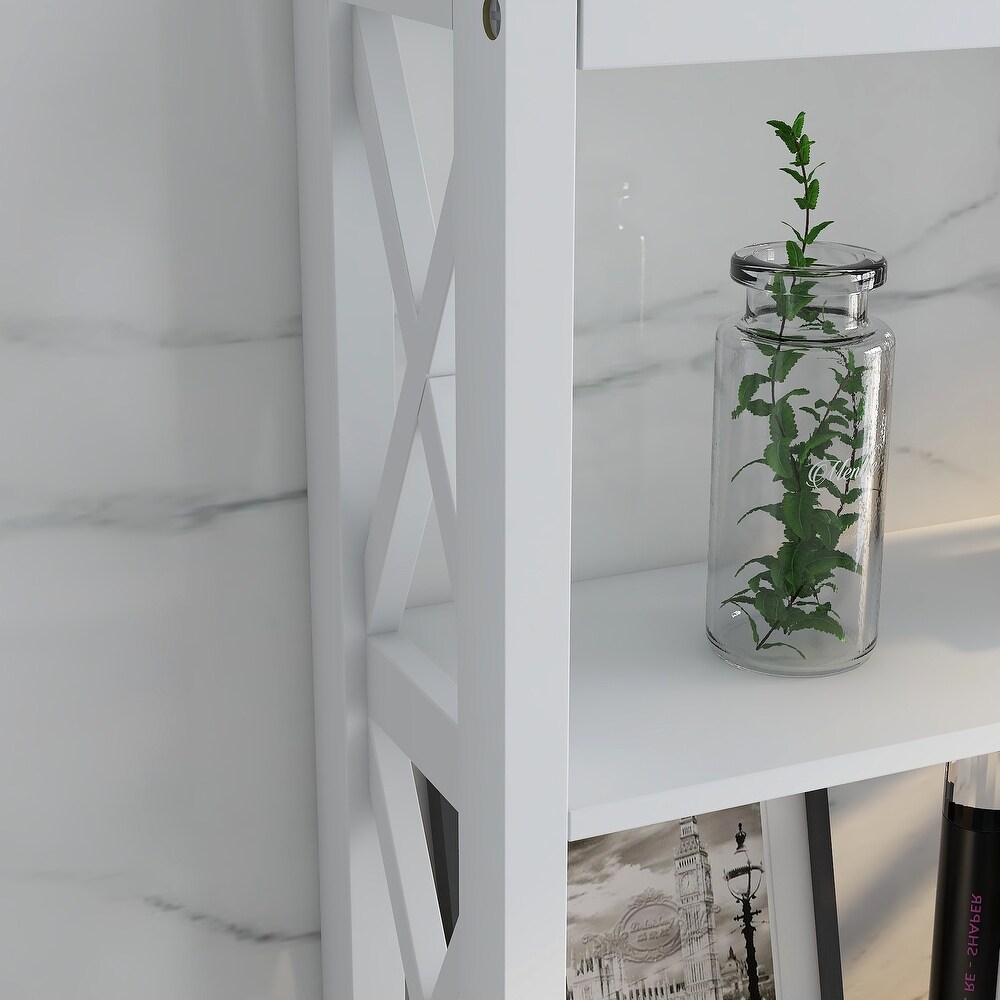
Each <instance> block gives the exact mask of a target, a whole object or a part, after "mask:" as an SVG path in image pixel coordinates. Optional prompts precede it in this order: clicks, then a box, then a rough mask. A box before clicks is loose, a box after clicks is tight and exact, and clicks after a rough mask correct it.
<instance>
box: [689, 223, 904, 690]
mask: <svg viewBox="0 0 1000 1000" xmlns="http://www.w3.org/2000/svg"><path fill="white" fill-rule="evenodd" d="M809 253H810V256H811V257H813V258H814V259H815V262H814V263H813V264H811V265H810V266H809V267H802V268H794V267H790V266H789V265H788V258H787V254H786V250H785V245H784V244H780V243H773V244H772V243H762V244H758V245H755V246H750V247H745V248H744V249H742V250H740V251H738V252H737V253H735V254H734V255H733V258H732V264H731V268H730V274H731V276H732V278H733V280H734V281H736V282H737V283H738V284H741V285H743V286H745V287H746V290H747V293H746V296H747V304H746V312H745V313H744V315H742V316H739V317H737V318H734V319H732V320H729V321H727V322H725V323H723V324H722V326H721V327H720V328H719V332H718V335H717V337H716V348H715V418H714V428H713V447H712V495H711V521H710V525H711V526H710V534H709V560H708V608H707V629H708V637H709V639H710V640H711V642H712V644H713V645H714V646H715V648H716V650H717V651H718V653H719V655H720V656H721V657H722V658H723V659H724V660H727V661H728V662H729V663H732V664H734V665H735V666H738V667H745V668H748V669H752V670H757V671H761V672H764V673H770V674H781V675H789V676H817V675H823V674H832V673H838V672H840V671H842V670H849V669H850V668H852V667H855V666H857V665H858V664H859V663H861V662H862V661H863V660H864V659H865V658H866V657H867V656H868V655H869V653H871V651H872V648H873V647H874V645H875V640H876V636H877V633H878V609H879V586H880V580H881V570H882V543H883V512H884V509H885V470H886V458H887V455H888V436H889V408H890V397H891V390H892V361H893V344H894V338H893V334H892V331H891V330H890V329H889V327H888V326H886V325H885V324H884V323H882V322H881V321H880V320H877V319H874V318H873V317H871V316H869V315H868V293H869V292H870V291H871V290H872V289H874V288H878V287H879V286H880V285H882V284H883V283H884V282H885V276H886V263H885V259H884V258H883V257H881V256H879V255H878V254H876V253H873V252H872V251H871V250H865V249H863V248H861V247H853V246H846V245H844V244H837V243H820V242H817V243H815V244H813V245H812V246H811V247H810V248H809Z"/></svg>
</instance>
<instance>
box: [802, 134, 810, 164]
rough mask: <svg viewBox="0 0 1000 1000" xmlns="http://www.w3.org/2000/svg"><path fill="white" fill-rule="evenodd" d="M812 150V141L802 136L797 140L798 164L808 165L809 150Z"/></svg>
mask: <svg viewBox="0 0 1000 1000" xmlns="http://www.w3.org/2000/svg"><path fill="white" fill-rule="evenodd" d="M811 148H812V140H811V139H810V138H809V136H807V135H804V136H802V138H801V139H800V140H799V163H800V164H802V166H803V167H804V166H806V165H808V163H809V150H810V149H811Z"/></svg>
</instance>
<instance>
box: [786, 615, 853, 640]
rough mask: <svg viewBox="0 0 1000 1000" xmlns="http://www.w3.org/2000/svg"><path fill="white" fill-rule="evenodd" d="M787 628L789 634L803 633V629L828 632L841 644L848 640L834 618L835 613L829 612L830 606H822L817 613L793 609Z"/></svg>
mask: <svg viewBox="0 0 1000 1000" xmlns="http://www.w3.org/2000/svg"><path fill="white" fill-rule="evenodd" d="M785 628H786V629H787V630H788V631H789V632H801V631H802V630H803V629H813V630H814V631H817V632H826V633H828V634H829V635H832V636H836V638H838V639H839V640H840V641H841V642H843V641H844V640H845V638H846V637H845V636H844V629H843V627H842V626H841V624H840V622H838V621H837V619H836V618H835V617H834V616H833V613H832V612H831V611H830V610H828V606H820V607H818V608H816V610H815V611H801V610H800V609H798V608H793V609H792V610H791V611H789V613H788V616H787V618H786V621H785Z"/></svg>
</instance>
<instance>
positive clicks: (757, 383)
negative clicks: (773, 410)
mask: <svg viewBox="0 0 1000 1000" xmlns="http://www.w3.org/2000/svg"><path fill="white" fill-rule="evenodd" d="M768 381H769V379H768V377H767V376H766V375H761V374H760V373H759V372H752V373H751V374H749V375H744V376H743V378H742V379H741V380H740V387H739V390H738V391H737V394H736V395H737V401H738V403H739V405H738V406H737V407H736V409H735V410H733V419H734V420H735V419H736V418H737V417H738V416H739V415H740V414H741V413H742V412H743V411H744V410H745V409H746V408H747V405H748V404H749V402H750V400H751V399H753V397H754V396H755V395H756V393H757V390H758V389H759V388H760V387H761V386H762V385H766V384H767V382H768Z"/></svg>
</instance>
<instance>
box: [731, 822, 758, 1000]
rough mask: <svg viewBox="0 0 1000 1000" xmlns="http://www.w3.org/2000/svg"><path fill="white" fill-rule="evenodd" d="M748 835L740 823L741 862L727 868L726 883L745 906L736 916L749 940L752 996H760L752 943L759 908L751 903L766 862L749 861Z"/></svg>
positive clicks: (752, 998) (738, 846)
mask: <svg viewBox="0 0 1000 1000" xmlns="http://www.w3.org/2000/svg"><path fill="white" fill-rule="evenodd" d="M746 840H747V835H746V831H745V830H744V829H743V824H742V823H740V825H739V829H738V830H737V832H736V850H735V852H734V853H735V854H736V857H737V859H738V862H739V863H738V864H737V865H736V866H735V867H733V868H730V869H728V870H727V871H726V872H725V879H726V887H727V888H728V889H729V894H730V895H731V896H732V897H733V899H735V900H736V901H737V902H738V903H741V904H742V906H743V912H742V913H741V914H740V915H739V916H738V917H733V919H734V920H735V921H736V922H737V923H742V924H743V928H742V930H743V938H744V940H745V941H746V943H747V978H748V980H749V983H748V986H749V989H750V1000H761V997H760V980H759V979H758V976H757V948H756V947H755V946H754V943H753V935H754V926H753V918H754V917H756V916H758V915H759V914H760V912H761V911H760V910H754V909H751V907H750V900H751V899H756V898H757V890H758V889H760V882H761V878H762V877H763V875H764V866H763V865H759V864H757V865H753V864H751V863H750V856H749V855H748V854H747V849H746V846H745V845H746Z"/></svg>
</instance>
